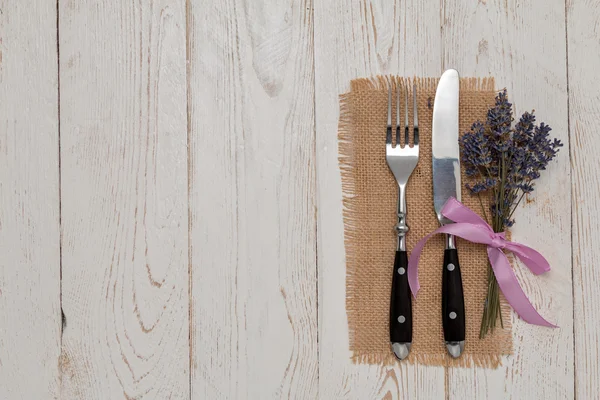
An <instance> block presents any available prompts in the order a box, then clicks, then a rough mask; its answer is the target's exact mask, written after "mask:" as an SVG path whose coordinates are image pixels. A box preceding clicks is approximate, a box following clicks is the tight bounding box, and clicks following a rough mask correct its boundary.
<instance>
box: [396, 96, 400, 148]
mask: <svg viewBox="0 0 600 400" xmlns="http://www.w3.org/2000/svg"><path fill="white" fill-rule="evenodd" d="M400 108H401V107H400V85H396V146H400Z"/></svg>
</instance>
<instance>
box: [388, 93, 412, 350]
mask: <svg viewBox="0 0 600 400" xmlns="http://www.w3.org/2000/svg"><path fill="white" fill-rule="evenodd" d="M404 92H405V102H404V105H405V107H404V110H405V121H404V145H403V146H402V145H401V142H400V110H401V107H400V87H398V89H397V90H396V94H397V96H396V145H395V146H393V145H392V88H391V85H389V83H388V108H387V135H386V142H385V158H386V161H387V164H388V167H389V168H390V170H391V171H392V174H394V178H396V182H397V183H398V209H397V213H398V223H397V224H396V226H395V227H394V230H395V232H396V234H397V235H398V244H397V247H396V257H395V260H394V272H393V278H392V294H391V301H390V342H391V344H392V350H393V352H394V355H395V356H396V358H398V359H399V360H403V359H405V358H406V357H408V353H409V352H410V347H411V344H412V300H411V294H410V288H409V285H408V274H407V268H408V256H407V253H406V239H405V236H406V233H407V232H408V225H407V224H406V215H407V210H406V184H407V183H408V179H409V178H410V175H411V174H412V172H413V170H414V169H415V166H416V165H417V162H418V161H419V123H418V116H417V87H416V84H413V90H412V95H413V117H414V118H413V119H414V127H413V143H414V144H413V146H412V147H411V146H409V129H408V89H405V91H404Z"/></svg>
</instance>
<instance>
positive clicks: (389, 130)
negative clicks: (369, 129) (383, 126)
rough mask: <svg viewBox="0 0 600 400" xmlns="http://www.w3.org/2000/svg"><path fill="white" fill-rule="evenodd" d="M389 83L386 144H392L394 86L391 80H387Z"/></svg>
mask: <svg viewBox="0 0 600 400" xmlns="http://www.w3.org/2000/svg"><path fill="white" fill-rule="evenodd" d="M387 85H388V110H387V134H386V138H385V144H386V145H391V144H392V86H391V85H390V82H389V81H388V82H387Z"/></svg>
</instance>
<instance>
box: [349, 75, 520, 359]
mask: <svg viewBox="0 0 600 400" xmlns="http://www.w3.org/2000/svg"><path fill="white" fill-rule="evenodd" d="M388 81H389V82H391V85H392V87H393V90H394V91H395V90H401V93H402V94H404V90H405V87H409V88H412V85H413V82H415V83H416V87H417V94H418V97H417V101H418V115H419V133H420V135H419V136H420V141H419V147H420V150H419V152H420V155H419V163H418V165H417V167H416V169H415V170H414V172H413V174H412V175H411V178H410V180H409V183H408V188H407V208H408V215H407V223H408V225H409V227H410V231H409V233H408V234H407V250H408V251H409V252H410V251H411V249H412V248H413V247H414V246H415V244H416V243H417V241H418V240H419V239H420V238H422V237H423V236H425V235H426V234H428V233H429V232H431V231H433V230H434V229H436V228H437V227H438V222H437V219H436V216H435V212H434V210H433V190H432V160H431V121H432V116H433V104H434V97H435V89H436V86H437V81H438V80H437V79H433V78H417V79H414V80H413V79H407V78H400V77H386V78H383V77H377V78H373V79H357V80H354V81H352V82H351V89H350V91H349V92H348V93H346V94H344V95H342V96H341V99H340V114H341V115H340V124H339V132H338V138H339V156H340V157H339V160H340V169H341V174H342V189H343V192H344V200H343V201H344V226H345V229H344V233H345V247H346V266H347V280H346V295H347V298H346V309H347V313H348V324H349V332H350V350H351V351H352V357H353V360H354V361H355V362H362V363H384V364H390V363H393V362H397V361H396V360H395V358H394V356H393V354H392V353H391V349H390V343H389V331H388V324H389V302H390V290H391V281H392V274H393V264H394V255H395V246H396V236H395V233H394V231H393V226H394V224H395V223H396V218H397V217H396V202H397V196H398V192H397V185H396V183H395V180H394V177H393V175H392V174H391V172H390V171H389V169H388V166H387V164H386V161H385V132H386V122H387V99H388V93H387V82H388ZM494 89H495V88H494V80H493V79H492V78H488V79H476V78H462V79H461V83H460V109H459V113H460V115H459V117H460V122H459V126H460V132H465V131H467V130H468V129H469V128H470V126H471V124H472V123H473V122H474V121H475V120H477V119H480V120H483V119H485V115H486V112H487V110H488V108H489V106H490V105H491V104H493V102H494V95H495V91H494ZM395 98H396V97H395V96H394V99H395ZM401 98H402V101H401V104H402V107H403V108H402V111H401V112H402V113H404V95H402V96H401ZM393 108H394V110H395V106H394V107H393ZM409 114H410V115H409V121H411V122H412V99H411V100H410V106H409ZM393 121H395V114H394V117H393ZM401 121H404V118H403V114H402V118H401ZM462 182H463V184H464V182H466V178H465V176H464V170H463V178H462ZM483 200H484V201H486V200H487V199H486V197H484V198H483ZM462 201H463V203H464V204H465V205H467V206H468V207H469V208H471V209H472V210H474V211H476V212H478V213H481V205H480V203H479V199H478V198H477V197H474V196H472V195H470V194H469V193H467V191H466V190H465V189H464V188H463V191H462ZM488 205H489V204H487V203H486V204H484V206H486V207H487V206H488ZM443 254H444V239H443V237H442V235H438V236H437V237H434V238H432V239H431V240H430V241H429V242H428V244H427V246H426V247H425V250H424V251H423V254H422V257H421V262H420V264H419V278H420V282H421V291H420V292H419V295H418V298H417V299H416V300H413V346H412V350H411V354H410V356H409V358H408V360H407V361H408V362H411V363H415V362H417V363H419V364H426V365H457V366H471V365H477V366H482V367H491V368H495V367H497V366H498V365H499V363H500V360H501V356H502V355H505V354H510V353H511V352H512V337H511V327H510V309H509V308H508V306H507V304H506V302H505V301H504V299H503V316H504V329H497V330H496V331H495V332H494V334H492V335H488V336H487V337H486V338H485V339H483V340H480V339H479V327H480V321H481V316H482V311H483V302H484V299H485V293H486V289H487V255H486V251H485V247H484V246H481V245H476V244H472V243H468V242H466V241H463V240H460V239H458V254H459V259H460V265H461V269H462V279H463V287H464V293H465V307H466V321H467V337H466V347H465V353H464V354H463V356H462V357H461V358H459V359H457V360H453V359H451V358H450V357H449V356H448V355H447V353H446V348H445V346H444V341H443V333H442V323H441V292H442V290H441V277H442V263H443Z"/></svg>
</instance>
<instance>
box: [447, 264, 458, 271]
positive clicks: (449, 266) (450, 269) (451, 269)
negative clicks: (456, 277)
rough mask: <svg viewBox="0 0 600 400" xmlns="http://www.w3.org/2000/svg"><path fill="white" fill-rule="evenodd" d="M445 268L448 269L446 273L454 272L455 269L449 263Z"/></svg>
mask: <svg viewBox="0 0 600 400" xmlns="http://www.w3.org/2000/svg"><path fill="white" fill-rule="evenodd" d="M446 268H448V271H454V268H456V267H455V266H454V264H452V263H450V264H448V266H447V267H446Z"/></svg>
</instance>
